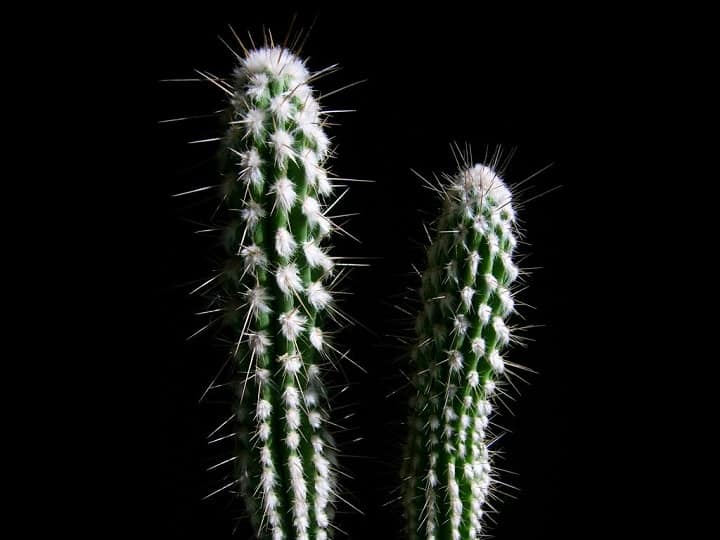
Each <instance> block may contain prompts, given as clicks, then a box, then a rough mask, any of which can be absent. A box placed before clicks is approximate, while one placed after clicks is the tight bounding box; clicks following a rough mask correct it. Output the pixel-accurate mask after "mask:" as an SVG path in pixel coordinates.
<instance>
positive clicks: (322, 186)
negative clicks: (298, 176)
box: [315, 169, 333, 197]
mask: <svg viewBox="0 0 720 540" xmlns="http://www.w3.org/2000/svg"><path fill="white" fill-rule="evenodd" d="M315 176H316V179H317V190H318V193H320V195H322V196H323V197H327V196H328V195H330V193H332V190H333V188H332V184H331V183H330V181H329V180H328V177H327V173H326V172H325V170H323V169H321V170H319V171H318V172H317V174H316V175H315Z"/></svg>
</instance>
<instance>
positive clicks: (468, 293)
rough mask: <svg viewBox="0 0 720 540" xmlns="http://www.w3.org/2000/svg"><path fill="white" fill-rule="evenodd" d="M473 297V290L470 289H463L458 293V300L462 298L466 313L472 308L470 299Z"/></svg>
mask: <svg viewBox="0 0 720 540" xmlns="http://www.w3.org/2000/svg"><path fill="white" fill-rule="evenodd" d="M474 295H475V289H473V288H472V287H463V289H462V290H461V291H460V298H462V301H463V304H464V305H465V309H467V310H468V311H469V310H470V308H471V307H472V299H473V296H474Z"/></svg>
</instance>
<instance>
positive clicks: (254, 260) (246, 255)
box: [240, 244, 267, 272]
mask: <svg viewBox="0 0 720 540" xmlns="http://www.w3.org/2000/svg"><path fill="white" fill-rule="evenodd" d="M240 256H241V257H242V258H243V262H244V263H245V269H246V270H249V271H251V272H254V271H255V269H256V268H265V267H266V266H267V255H265V251H263V249H262V248H261V247H260V246H256V245H255V244H251V245H249V246H246V247H244V248H242V249H241V250H240Z"/></svg>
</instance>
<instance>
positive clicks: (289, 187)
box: [270, 177, 297, 212]
mask: <svg viewBox="0 0 720 540" xmlns="http://www.w3.org/2000/svg"><path fill="white" fill-rule="evenodd" d="M270 193H274V194H275V204H277V205H278V206H279V207H280V208H281V209H282V210H283V211H285V212H288V211H290V209H291V208H292V207H293V204H295V200H296V199H297V194H296V193H295V188H294V186H293V183H292V182H291V181H290V180H289V179H288V178H286V177H282V178H279V179H278V181H277V182H275V184H274V185H273V187H272V189H271V190H270Z"/></svg>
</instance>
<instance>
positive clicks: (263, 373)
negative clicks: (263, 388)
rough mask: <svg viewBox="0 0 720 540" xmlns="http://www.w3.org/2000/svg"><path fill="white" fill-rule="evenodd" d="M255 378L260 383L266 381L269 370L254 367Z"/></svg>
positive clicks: (268, 377) (268, 376) (268, 378)
mask: <svg viewBox="0 0 720 540" xmlns="http://www.w3.org/2000/svg"><path fill="white" fill-rule="evenodd" d="M255 378H256V379H257V380H258V382H259V384H260V385H263V384H265V383H267V382H268V381H269V380H270V370H269V369H266V368H261V367H259V368H256V369H255Z"/></svg>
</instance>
